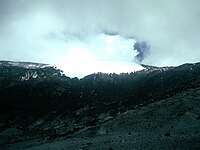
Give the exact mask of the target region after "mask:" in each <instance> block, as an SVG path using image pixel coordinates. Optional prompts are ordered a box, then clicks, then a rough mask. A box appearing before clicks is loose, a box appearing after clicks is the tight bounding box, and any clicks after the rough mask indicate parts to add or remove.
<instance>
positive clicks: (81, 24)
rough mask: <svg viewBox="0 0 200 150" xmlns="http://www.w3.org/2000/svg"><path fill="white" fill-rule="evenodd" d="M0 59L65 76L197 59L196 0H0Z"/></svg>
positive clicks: (199, 26)
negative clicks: (50, 69) (44, 66)
mask: <svg viewBox="0 0 200 150" xmlns="http://www.w3.org/2000/svg"><path fill="white" fill-rule="evenodd" d="M136 42H137V43H139V46H138V45H137V46H136V48H138V47H139V49H140V52H141V53H140V54H139V51H137V50H134V44H135V43H136ZM139 49H138V50H139ZM0 59H1V60H16V61H34V62H41V63H50V64H53V65H57V66H58V67H59V68H61V69H63V70H64V71H65V74H66V75H67V76H71V77H73V76H78V77H83V76H85V75H87V74H90V73H93V72H100V71H102V72H116V73H120V72H131V71H134V70H138V69H141V66H140V65H138V64H137V63H144V64H147V65H156V66H170V65H180V64H183V63H186V62H197V61H200V1H199V0H0Z"/></svg>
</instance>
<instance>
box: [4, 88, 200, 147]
mask: <svg viewBox="0 0 200 150" xmlns="http://www.w3.org/2000/svg"><path fill="white" fill-rule="evenodd" d="M199 95H200V88H198V89H191V90H188V91H185V92H183V93H179V94H177V95H175V96H173V97H170V98H168V99H163V100H161V101H158V102H155V103H152V104H149V105H146V106H143V107H139V108H136V109H134V110H129V111H126V112H124V113H121V114H118V115H117V116H116V117H115V118H109V119H108V120H107V121H105V122H103V123H100V124H97V125H95V126H90V127H88V128H87V129H82V130H79V131H77V132H75V133H74V134H73V135H72V136H71V137H58V138H55V139H53V140H51V139H47V138H36V139H32V140H28V141H21V142H16V143H13V144H8V145H4V146H1V147H0V148H1V149H27V150H32V149H33V150H39V149H52V150H53V149H69V150H70V149H71V150H73V149H110V150H111V149H114V150H115V149H180V150H183V149H199V148H200V96H199ZM12 130H13V131H12ZM6 132H7V133H6ZM10 132H12V134H15V135H13V136H20V133H18V132H17V130H16V129H8V130H7V131H4V132H3V133H1V136H5V135H6V134H8V135H10V134H11V133H10Z"/></svg>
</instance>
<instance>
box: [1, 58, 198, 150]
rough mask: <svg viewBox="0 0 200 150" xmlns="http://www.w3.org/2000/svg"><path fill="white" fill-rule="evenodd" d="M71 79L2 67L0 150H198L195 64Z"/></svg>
mask: <svg viewBox="0 0 200 150" xmlns="http://www.w3.org/2000/svg"><path fill="white" fill-rule="evenodd" d="M143 67H144V68H145V69H144V70H142V71H138V72H135V73H129V74H125V73H124V74H120V75H117V74H103V73H97V74H92V75H89V76H86V77H85V78H83V79H78V78H68V77H66V76H65V75H63V74H62V71H61V70H59V69H56V68H55V67H52V66H49V65H46V64H37V63H29V62H8V61H0V149H38V150H40V149H108V150H109V149H110V150H112V149H114V150H115V149H181V150H182V149H200V63H196V64H184V65H181V66H178V67H164V68H159V67H152V66H146V65H143Z"/></svg>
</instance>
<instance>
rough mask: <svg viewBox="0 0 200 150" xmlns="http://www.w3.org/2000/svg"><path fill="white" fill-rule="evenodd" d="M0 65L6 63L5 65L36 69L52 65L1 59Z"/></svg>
mask: <svg viewBox="0 0 200 150" xmlns="http://www.w3.org/2000/svg"><path fill="white" fill-rule="evenodd" d="M0 65H7V66H18V67H23V68H26V69H37V68H45V67H51V66H52V65H49V64H40V63H33V62H17V61H16V62H15V61H1V62H0Z"/></svg>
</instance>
